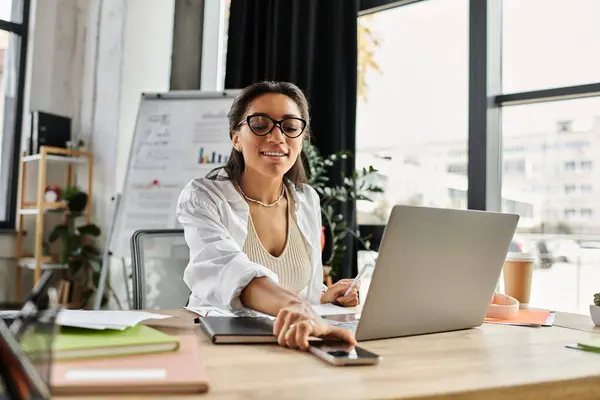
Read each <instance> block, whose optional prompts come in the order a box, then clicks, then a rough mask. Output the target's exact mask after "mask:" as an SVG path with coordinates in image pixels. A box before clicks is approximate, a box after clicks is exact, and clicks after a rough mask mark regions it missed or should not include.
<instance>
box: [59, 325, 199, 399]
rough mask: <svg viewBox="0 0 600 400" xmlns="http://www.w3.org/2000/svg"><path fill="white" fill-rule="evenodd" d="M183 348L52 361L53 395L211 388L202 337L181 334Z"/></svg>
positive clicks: (186, 391) (189, 391) (180, 391)
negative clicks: (201, 343)
mask: <svg viewBox="0 0 600 400" xmlns="http://www.w3.org/2000/svg"><path fill="white" fill-rule="evenodd" d="M177 339H178V341H179V342H180V343H181V346H180V348H179V350H177V351H170V352H167V353H155V354H137V355H128V356H123V357H109V358H94V359H78V360H63V361H56V362H53V363H52V374H51V382H52V394H53V395H54V396H60V395H62V396H73V395H76V396H82V395H101V396H102V395H103V396H102V397H99V398H106V395H117V394H148V395H150V394H155V395H156V394H158V395H168V394H193V393H204V392H206V391H208V390H209V381H208V375H207V371H206V367H205V364H204V362H203V360H202V355H201V351H200V347H199V344H198V338H197V337H196V335H194V334H187V335H181V336H178V337H177Z"/></svg>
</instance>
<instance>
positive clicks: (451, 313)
mask: <svg viewBox="0 0 600 400" xmlns="http://www.w3.org/2000/svg"><path fill="white" fill-rule="evenodd" d="M518 221H519V216H518V215H514V214H505V213H496V212H487V211H474V210H454V209H439V208H427V207H412V206H401V205H397V206H395V207H394V208H393V209H392V213H391V216H390V218H389V221H388V224H387V225H386V227H385V230H384V233H383V238H382V241H381V245H380V247H379V255H378V258H377V261H376V264H375V269H374V272H373V276H372V280H371V284H370V286H369V293H368V296H367V297H366V300H365V303H364V305H363V309H362V314H361V316H360V320H359V321H356V324H357V325H356V326H355V327H353V325H352V324H348V323H344V324H338V325H342V326H345V327H346V328H350V329H353V328H355V335H356V339H357V340H358V341H364V340H372V339H384V338H392V337H400V336H409V335H419V334H426V333H436V332H445V331H452V330H460V329H468V328H473V327H477V326H480V325H481V324H482V323H483V320H484V317H485V314H486V311H487V308H488V305H489V303H490V300H491V299H492V296H493V293H494V290H495V288H496V284H497V282H498V279H499V277H500V272H501V270H502V265H503V263H504V258H505V257H506V254H507V252H508V248H509V246H510V242H511V240H512V238H513V235H514V233H515V229H516V227H517V223H518Z"/></svg>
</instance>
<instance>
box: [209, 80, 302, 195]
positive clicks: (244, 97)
mask: <svg viewBox="0 0 600 400" xmlns="http://www.w3.org/2000/svg"><path fill="white" fill-rule="evenodd" d="M268 93H278V94H283V95H285V96H287V97H289V98H290V99H292V100H294V101H295V102H296V104H297V105H298V108H299V109H300V114H301V116H302V118H303V119H304V120H306V129H305V130H304V139H303V140H310V116H309V106H308V101H307V100H306V96H304V93H303V92H302V90H300V88H299V87H298V86H296V85H294V84H293V83H289V82H271V81H264V82H257V83H254V84H252V85H250V86H247V87H245V88H244V89H242V91H241V92H240V94H239V95H238V96H237V97H236V99H235V100H234V102H233V104H232V105H231V109H230V110H229V113H227V117H228V118H229V137H230V138H232V137H233V133H234V132H236V131H238V130H239V123H240V121H241V120H242V119H243V118H244V114H245V113H246V111H247V110H248V108H249V107H250V105H251V104H252V102H253V101H254V100H256V99H257V98H259V97H260V96H262V95H265V94H268ZM244 167H245V162H244V156H243V155H242V153H240V152H239V151H237V150H235V149H232V150H231V154H230V155H229V159H228V160H227V163H225V165H223V166H221V167H218V168H215V169H214V170H212V171H210V172H209V173H208V175H207V177H208V178H209V179H213V180H214V179H218V173H219V171H220V170H221V169H224V170H225V172H227V175H228V176H227V177H226V178H225V179H229V180H232V181H235V182H239V179H240V177H241V176H242V173H243V172H244ZM284 176H285V177H286V178H288V179H289V180H290V181H291V182H292V184H294V186H299V185H300V184H302V183H306V182H308V179H307V177H306V170H305V169H304V164H303V162H302V155H300V156H298V159H297V160H296V162H295V163H294V165H293V166H292V168H290V170H289V171H288V172H286V173H285V175H284Z"/></svg>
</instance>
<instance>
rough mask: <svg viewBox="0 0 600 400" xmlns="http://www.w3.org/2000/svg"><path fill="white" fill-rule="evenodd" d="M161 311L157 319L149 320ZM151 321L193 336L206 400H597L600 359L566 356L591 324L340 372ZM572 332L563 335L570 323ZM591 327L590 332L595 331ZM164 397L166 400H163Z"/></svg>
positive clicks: (505, 332)
mask: <svg viewBox="0 0 600 400" xmlns="http://www.w3.org/2000/svg"><path fill="white" fill-rule="evenodd" d="M153 312H160V311H153ZM163 313H166V314H170V315H175V316H177V318H173V319H168V320H159V321H151V322H149V325H152V326H154V327H159V328H160V329H161V330H164V331H165V332H168V333H177V332H183V331H185V330H190V329H192V330H194V331H195V332H197V335H198V339H199V341H200V343H201V346H202V350H203V355H204V362H205V363H206V365H207V368H208V374H209V378H210V385H211V389H210V392H209V393H207V394H205V395H202V396H198V397H197V398H206V399H234V398H235V399H240V398H252V399H317V398H327V399H333V398H336V399H344V400H346V399H365V398H379V399H381V398H395V399H420V400H422V399H491V400H495V399H513V400H514V399H517V400H518V399H544V400H546V399H550V400H553V399H563V398H569V399H570V400H575V399H577V400H585V399H598V398H600V354H593V353H588V352H583V351H578V350H573V349H568V348H565V344H567V343H573V342H576V341H578V340H583V339H590V338H600V335H598V330H597V328H594V327H593V324H591V323H590V324H587V325H586V321H587V320H589V319H590V317H589V316H577V315H573V314H559V315H557V319H556V321H557V322H558V323H560V324H561V325H563V327H559V326H554V327H547V328H525V327H513V326H501V325H491V324H484V325H483V326H481V327H478V328H475V329H469V330H463V331H457V332H448V333H440V334H432V335H422V336H414V337H406V338H398V339H388V340H377V341H370V342H364V343H361V346H363V347H364V348H366V349H368V350H371V351H374V352H376V353H378V354H380V355H382V356H383V359H382V361H381V363H380V364H379V365H377V366H364V367H334V366H330V365H329V364H327V363H325V362H323V361H321V360H320V359H318V358H316V357H314V356H313V355H311V354H309V353H306V352H301V351H297V350H290V349H286V348H284V347H281V346H277V345H213V344H211V343H210V342H209V341H208V339H207V337H206V336H205V335H204V334H203V332H202V331H201V329H200V328H198V327H196V326H194V324H193V318H194V317H195V315H194V314H192V313H190V312H188V311H185V310H177V311H165V312H163ZM569 323H570V324H572V325H573V327H564V325H566V324H569ZM590 325H591V326H590ZM163 398H164V397H163Z"/></svg>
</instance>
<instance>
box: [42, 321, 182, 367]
mask: <svg viewBox="0 0 600 400" xmlns="http://www.w3.org/2000/svg"><path fill="white" fill-rule="evenodd" d="M178 347H179V339H177V337H175V336H171V335H167V334H166V333H163V332H161V331H159V330H157V329H154V328H151V327H149V326H146V325H143V324H138V325H135V326H132V327H130V328H127V329H125V330H123V331H121V330H114V329H106V330H95V329H82V328H70V327H63V328H62V329H61V331H60V333H59V334H58V335H57V336H56V338H55V340H54V343H53V349H54V354H53V357H54V359H55V360H64V359H74V358H94V357H110V356H123V355H128V354H142V353H156V352H166V351H173V350H177V348H178Z"/></svg>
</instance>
